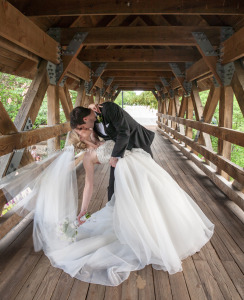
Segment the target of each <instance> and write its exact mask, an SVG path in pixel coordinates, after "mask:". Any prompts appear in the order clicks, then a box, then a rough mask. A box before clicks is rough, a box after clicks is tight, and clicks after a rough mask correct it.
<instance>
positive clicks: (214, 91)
mask: <svg viewBox="0 0 244 300" xmlns="http://www.w3.org/2000/svg"><path fill="white" fill-rule="evenodd" d="M219 97H220V87H215V86H214V84H212V85H211V87H210V90H209V94H208V99H207V102H206V104H205V107H204V110H203V120H204V122H206V123H210V122H211V121H212V117H213V115H214V112H215V110H216V107H217V105H218V101H219Z"/></svg>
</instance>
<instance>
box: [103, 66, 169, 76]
mask: <svg viewBox="0 0 244 300" xmlns="http://www.w3.org/2000/svg"><path fill="white" fill-rule="evenodd" d="M142 68H143V66H142ZM172 75H173V74H172V72H171V71H148V70H144V71H142V69H139V71H134V69H129V70H110V71H109V70H107V71H105V72H104V73H103V78H108V77H158V78H159V77H165V78H171V77H172Z"/></svg>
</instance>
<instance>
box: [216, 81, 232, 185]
mask: <svg viewBox="0 0 244 300" xmlns="http://www.w3.org/2000/svg"><path fill="white" fill-rule="evenodd" d="M232 117H233V90H232V88H231V87H230V86H227V87H221V89H220V101H219V127H226V128H232ZM218 154H219V155H223V156H224V157H226V158H228V159H229V160H231V143H230V142H227V141H223V140H221V139H219V140H218ZM217 172H218V173H219V174H220V175H222V176H224V177H225V178H226V179H227V180H229V175H228V174H227V173H225V172H223V171H222V170H221V169H220V168H218V169H217Z"/></svg>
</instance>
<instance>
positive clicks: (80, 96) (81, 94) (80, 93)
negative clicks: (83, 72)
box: [75, 82, 86, 107]
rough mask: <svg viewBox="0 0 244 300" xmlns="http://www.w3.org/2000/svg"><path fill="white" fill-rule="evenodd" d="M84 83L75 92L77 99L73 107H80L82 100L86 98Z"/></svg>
mask: <svg viewBox="0 0 244 300" xmlns="http://www.w3.org/2000/svg"><path fill="white" fill-rule="evenodd" d="M84 83H85V82H83V83H82V84H81V85H80V86H79V88H78V90H77V92H78V93H77V98H76V101H75V107H77V106H82V101H83V99H84V98H85V96H86V91H85V85H84Z"/></svg>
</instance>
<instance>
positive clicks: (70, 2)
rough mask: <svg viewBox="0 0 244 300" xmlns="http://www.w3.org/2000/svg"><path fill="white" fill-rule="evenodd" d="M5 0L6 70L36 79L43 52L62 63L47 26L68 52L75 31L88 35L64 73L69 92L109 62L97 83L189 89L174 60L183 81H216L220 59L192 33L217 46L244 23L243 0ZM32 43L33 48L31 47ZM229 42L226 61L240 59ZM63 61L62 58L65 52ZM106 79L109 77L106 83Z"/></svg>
mask: <svg viewBox="0 0 244 300" xmlns="http://www.w3.org/2000/svg"><path fill="white" fill-rule="evenodd" d="M0 3H1V6H0V19H1V18H5V23H3V24H1V21H0V27H1V28H2V29H0V71H1V72H6V73H10V74H15V75H18V76H24V77H27V78H33V76H34V74H35V72H36V69H37V65H38V61H39V57H41V58H44V59H46V60H49V61H52V62H54V63H57V62H58V60H57V49H56V48H57V45H58V43H57V42H56V41H53V39H52V38H50V41H49V37H48V36H47V34H42V31H43V32H47V31H48V30H49V29H50V28H60V34H61V36H60V40H59V41H58V42H60V44H61V46H62V48H63V50H64V49H66V47H67V46H68V44H69V43H70V41H71V40H72V38H73V36H74V34H75V33H80V32H87V33H88V34H87V37H86V38H85V39H84V42H83V44H82V45H81V47H80V49H79V52H78V53H76V55H75V58H74V59H75V63H74V59H73V65H72V66H71V64H70V61H71V58H70V59H69V63H68V67H67V69H66V71H65V74H63V75H65V76H68V79H67V84H68V85H69V87H70V88H72V89H76V88H77V87H78V85H79V81H80V79H82V80H87V81H88V80H89V79H90V78H89V76H88V73H89V71H90V70H92V71H93V72H95V71H96V70H97V68H98V67H99V66H101V63H107V65H106V66H105V68H104V69H103V71H102V73H101V74H99V76H95V75H94V74H93V78H92V79H93V88H95V86H97V87H102V86H103V87H105V88H106V89H107V88H109V89H112V88H113V87H116V88H117V89H126V90H133V89H144V90H155V85H157V87H159V88H160V89H161V90H162V91H163V92H164V93H167V91H168V90H169V88H170V89H171V88H173V89H179V90H184V88H183V86H182V80H181V79H180V78H179V77H178V76H177V74H176V73H175V72H174V70H173V69H172V66H171V63H176V64H177V66H178V68H179V69H180V71H181V72H182V74H183V75H184V79H185V80H187V81H192V80H197V83H198V86H199V88H200V89H202V90H205V89H208V88H209V86H210V84H211V82H212V80H211V77H212V76H213V75H214V76H215V77H216V79H217V81H218V74H217V73H216V67H215V65H216V60H217V57H215V58H213V57H206V56H205V55H204V54H203V53H202V51H201V49H200V48H199V46H198V45H197V43H196V40H195V39H194V37H193V35H192V32H204V33H205V34H206V36H207V38H208V40H209V41H210V43H211V44H212V46H213V47H214V49H219V47H220V45H221V41H220V32H221V28H222V27H225V26H231V27H232V28H233V30H234V33H239V32H240V31H241V30H243V28H244V2H243V1H241V0H239V1H238V0H236V1H223V0H221V1H220V0H198V1H196V0H189V1H179V0H171V1H155V0H153V1H147V0H128V1H120V0H106V1H102V0H100V1H93V0H82V1H78V0H60V1H57V0H36V1H33V0H10V1H8V2H7V1H4V0H0ZM9 3H10V4H11V5H10V4H9ZM16 9H17V10H16ZM1 10H2V12H1ZM1 14H2V15H1ZM2 22H4V21H2ZM7 23H8V24H7ZM13 23H15V25H13ZM1 25H2V26H1ZM12 25H13V26H12ZM4 26H5V27H4ZM14 26H17V27H14ZM11 27H13V28H11ZM14 28H15V29H14ZM18 28H19V30H18ZM37 28H38V29H41V31H38V30H37ZM14 30H15V31H14ZM13 32H14V33H13ZM38 33H39V34H38ZM26 36H27V37H26ZM239 36H242V35H241V34H239ZM243 36H244V33H243ZM28 38H29V39H30V40H28ZM36 39H37V41H36ZM38 39H39V41H38ZM34 40H35V45H36V46H32V42H33V44H34ZM51 40H52V41H51ZM237 40H238V36H237V38H235V41H234V42H235V43H238V41H237ZM239 40H240V39H239ZM242 41H243V43H244V39H243V40H242V38H241V42H242ZM230 42H231V41H230ZM239 42H240V41H239ZM38 43H40V44H39V46H38ZM42 44H43V45H44V46H43V49H41V48H42ZM47 45H48V47H47ZM234 45H235V44H234ZM227 46H228V45H227ZM227 46H226V47H225V48H226V49H227V50H228V49H231V53H230V54H229V55H230V58H226V60H227V61H226V62H229V61H233V60H235V59H237V58H240V57H242V54H240V53H242V52H243V46H241V50H236V51H239V52H238V53H237V54H235V53H232V48H233V47H234V46H233V45H232V46H228V47H229V48H228V47H227ZM35 47H36V48H35ZM234 48H235V47H234ZM237 48H238V49H239V48H240V47H237ZM49 50H50V51H49ZM227 50H226V52H227ZM229 51H230V50H229ZM226 55H227V54H226ZM61 59H63V60H64V62H65V57H62V56H61ZM87 72H88V73H87ZM109 78H112V79H111V80H112V82H110V84H106V83H108V82H109ZM162 78H163V79H162ZM111 80H110V81H111ZM165 80H166V84H165ZM167 84H168V85H167Z"/></svg>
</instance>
